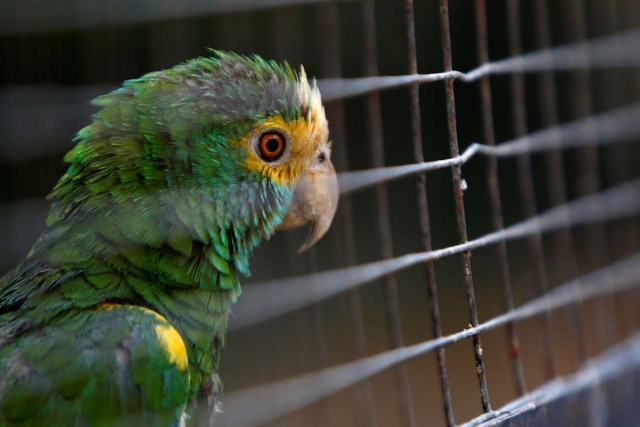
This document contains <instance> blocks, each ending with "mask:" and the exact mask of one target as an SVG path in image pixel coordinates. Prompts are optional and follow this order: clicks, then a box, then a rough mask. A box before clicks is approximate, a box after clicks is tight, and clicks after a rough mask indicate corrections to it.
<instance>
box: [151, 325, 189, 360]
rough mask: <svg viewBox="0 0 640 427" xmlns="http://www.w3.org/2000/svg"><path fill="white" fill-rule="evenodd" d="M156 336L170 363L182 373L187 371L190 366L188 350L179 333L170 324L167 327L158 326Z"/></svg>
mask: <svg viewBox="0 0 640 427" xmlns="http://www.w3.org/2000/svg"><path fill="white" fill-rule="evenodd" d="M156 336H157V337H158V344H160V347H161V348H162V349H163V350H164V351H165V352H166V354H167V356H168V357H169V362H171V363H173V364H174V365H176V366H177V367H178V369H179V370H181V371H184V370H185V369H187V366H189V359H188V358H187V349H186V348H185V346H184V341H182V337H181V336H180V334H179V333H178V331H176V330H175V328H174V327H173V326H171V325H170V324H168V323H167V324H166V325H156Z"/></svg>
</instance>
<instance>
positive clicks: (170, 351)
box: [100, 302, 189, 371]
mask: <svg viewBox="0 0 640 427" xmlns="http://www.w3.org/2000/svg"><path fill="white" fill-rule="evenodd" d="M120 307H126V308H129V309H136V310H140V311H143V312H145V313H147V314H150V315H152V316H154V317H155V318H156V319H158V320H159V321H161V322H162V324H161V325H156V327H155V333H156V338H157V339H158V345H159V346H160V348H161V349H162V350H163V351H164V352H165V354H166V355H167V358H168V359H169V362H170V363H173V364H174V365H176V366H177V367H178V369H179V370H181V371H184V370H185V369H187V367H188V366H189V358H188V357H187V348H186V347H185V345H184V341H183V340H182V337H181V336H180V334H179V333H178V331H177V330H176V329H175V328H174V327H173V326H171V324H170V323H169V322H168V321H167V319H166V318H165V317H164V316H162V315H161V314H160V313H157V312H155V311H153V310H150V309H148V308H146V307H140V306H137V305H126V304H117V303H107V302H105V303H102V304H100V308H101V309H103V310H113V309H115V308H120Z"/></svg>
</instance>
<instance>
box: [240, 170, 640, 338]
mask: <svg viewBox="0 0 640 427" xmlns="http://www.w3.org/2000/svg"><path fill="white" fill-rule="evenodd" d="M638 213H640V179H636V180H633V181H629V182H626V183H624V184H621V185H618V186H616V187H612V188H610V189H608V190H605V191H602V192H600V193H597V194H592V195H589V196H585V197H582V198H580V199H577V200H574V201H571V202H570V203H567V204H563V205H560V206H556V207H554V208H552V209H549V210H548V211H546V212H544V213H541V214H540V215H538V216H537V217H534V218H530V219H528V220H525V221H522V222H519V223H516V224H514V225H511V226H509V227H506V228H505V229H503V230H498V231H495V232H492V233H489V234H485V235H484V236H482V237H479V238H477V239H473V240H470V241H469V242H467V243H464V244H458V245H454V246H449V247H446V248H442V249H437V250H433V251H429V252H418V253H412V254H407V255H402V256H399V257H396V258H393V259H389V260H383V261H376V262H371V263H368V264H361V265H357V266H353V267H347V268H340V269H335V270H329V271H325V272H320V273H313V274H308V275H304V276H297V277H289V278H284V279H278V280H271V281H266V282H262V283H255V284H251V285H247V286H245V287H244V290H243V294H244V295H243V297H242V298H241V299H240V300H239V301H238V303H237V304H236V305H235V306H234V308H233V310H232V318H231V323H230V330H234V329H240V328H243V327H247V326H250V325H253V324H256V323H259V322H263V321H265V320H267V319H269V318H272V317H275V316H278V315H280V314H283V313H287V312H289V311H292V310H295V309H297V308H300V307H303V306H305V305H308V304H312V303H316V302H318V301H322V300H324V299H327V298H329V297H331V296H333V295H336V294H339V293H341V292H344V291H346V290H348V289H352V288H356V287H358V286H362V285H364V284H366V283H369V282H372V281H374V280H376V279H379V278H380V277H382V276H384V275H385V274H389V273H392V272H395V271H399V270H402V269H405V268H408V267H411V266H413V265H417V264H420V263H423V262H426V261H434V260H437V259H441V258H444V257H447V256H451V255H454V254H459V253H461V252H463V251H467V250H472V249H476V248H480V247H483V246H487V245H490V244H493V243H496V242H498V241H500V240H505V241H507V240H513V239H518V238H522V237H526V236H530V235H531V234H532V233H538V232H549V231H552V230H557V229H560V228H566V227H571V226H577V225H583V224H590V223H593V222H597V221H611V220H614V219H618V218H623V217H627V216H631V215H636V214H638Z"/></svg>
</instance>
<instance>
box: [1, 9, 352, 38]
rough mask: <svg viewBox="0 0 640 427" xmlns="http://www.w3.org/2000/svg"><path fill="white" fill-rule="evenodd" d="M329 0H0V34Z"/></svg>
mask: <svg viewBox="0 0 640 427" xmlns="http://www.w3.org/2000/svg"><path fill="white" fill-rule="evenodd" d="M326 1H330V0H215V1H202V0H180V1H175V0H82V1H76V0H56V1H55V2H44V4H43V2H42V0H13V1H9V0H3V1H2V2H0V36H2V35H14V34H29V33H44V32H50V31H68V30H78V29H85V28H92V27H99V26H106V25H122V24H133V23H140V22H149V21H158V20H162V19H173V18H183V17H188V16H198V15H207V14H214V13H227V12H240V11H246V10H253V9H265V8H274V7H280V6H288V5H302V4H310V3H322V2H326ZM331 1H335V0H331ZM338 1H347V0H338Z"/></svg>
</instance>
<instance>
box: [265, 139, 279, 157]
mask: <svg viewBox="0 0 640 427" xmlns="http://www.w3.org/2000/svg"><path fill="white" fill-rule="evenodd" d="M266 147H267V151H268V152H270V153H273V152H276V151H278V149H279V148H280V143H279V142H278V140H277V139H275V138H270V139H268V140H267V143H266Z"/></svg>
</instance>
